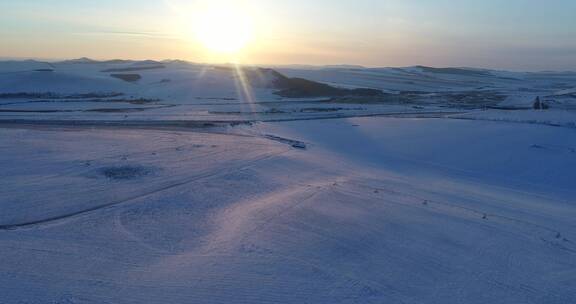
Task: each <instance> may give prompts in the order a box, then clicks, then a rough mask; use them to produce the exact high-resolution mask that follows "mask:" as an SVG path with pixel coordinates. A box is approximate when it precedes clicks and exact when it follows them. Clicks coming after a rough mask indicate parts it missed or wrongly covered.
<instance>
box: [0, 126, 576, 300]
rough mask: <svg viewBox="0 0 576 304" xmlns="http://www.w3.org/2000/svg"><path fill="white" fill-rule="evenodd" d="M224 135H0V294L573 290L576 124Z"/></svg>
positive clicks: (249, 295)
mask: <svg viewBox="0 0 576 304" xmlns="http://www.w3.org/2000/svg"><path fill="white" fill-rule="evenodd" d="M216 131H218V132H220V133H221V132H222V131H223V130H221V129H218V130H216ZM211 132H212V131H211V130H209V129H207V130H198V129H197V130H182V129H174V130H169V129H165V130H146V129H136V128H135V129H113V128H94V129H90V128H71V127H66V128H63V127H26V128H25V127H20V128H4V129H0V134H1V136H0V150H1V151H2V158H1V159H0V164H1V166H2V168H3V170H2V172H0V179H1V180H2V188H1V189H0V196H1V197H2V200H1V201H0V207H1V208H2V210H3V212H2V214H0V225H1V226H5V228H7V229H4V230H0V261H1V262H0V302H1V303H3V304H4V303H6V304H13V303H14V304H16V303H38V304H40V303H79V304H84V303H110V304H124V303H126V304H129V303H138V304H141V303H175V304H177V303H443V304H444V303H473V304H474V303H572V302H575V301H576V290H575V289H574V288H573V282H574V278H575V277H576V270H575V269H576V268H575V266H576V244H574V243H573V242H574V240H576V226H575V225H574V220H573V219H574V218H575V216H576V209H575V208H574V202H573V198H574V197H576V195H575V194H576V193H575V190H574V187H573V181H574V180H575V178H576V176H575V175H576V173H575V172H574V170H573V168H575V167H576V157H575V156H576V154H575V153H574V148H575V147H572V146H571V144H570V143H573V142H576V133H574V132H573V129H569V128H554V127H547V126H541V125H528V124H507V123H499V122H489V121H468V120H448V119H391V118H378V117H369V118H351V119H340V120H338V119H335V120H323V121H299V122H278V123H259V124H255V125H254V126H252V127H239V128H234V129H229V130H226V132H228V134H215V133H211ZM270 135H274V136H276V137H270ZM272 138H284V139H289V140H294V141H298V142H304V143H306V145H307V149H306V150H302V149H294V148H291V147H290V145H289V144H286V143H283V142H281V141H276V140H273V139H272ZM271 139H272V140H271ZM26 223H28V224H26Z"/></svg>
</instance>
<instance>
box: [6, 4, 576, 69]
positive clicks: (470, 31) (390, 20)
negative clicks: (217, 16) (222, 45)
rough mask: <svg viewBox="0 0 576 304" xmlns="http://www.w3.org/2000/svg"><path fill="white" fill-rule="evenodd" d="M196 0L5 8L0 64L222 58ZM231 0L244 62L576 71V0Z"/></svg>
mask: <svg viewBox="0 0 576 304" xmlns="http://www.w3.org/2000/svg"><path fill="white" fill-rule="evenodd" d="M197 1H202V0H189V1H187V0H147V1H141V0H99V1H93V0H92V1H89V0H76V1H72V0H27V1H21V0H2V1H1V2H0V57H5V58H6V57H20V58H54V59H63V58H76V57H91V58H96V59H113V58H130V59H169V58H178V59H186V60H191V61H197V62H211V61H219V60H222V58H216V57H214V56H213V55H212V54H210V52H208V51H207V50H206V49H204V48H203V47H202V46H201V45H200V44H199V43H197V42H196V41H194V39H192V37H188V36H187V35H188V34H187V33H189V32H190V31H189V29H187V28H186V27H188V26H190V23H187V22H186V20H183V18H186V17H183V16H187V15H186V14H183V13H182V12H179V11H178V10H182V8H183V7H190V5H193V4H194V2H197ZM204 1H205V0H204ZM225 1H234V2H238V3H240V4H238V6H242V7H245V8H246V10H247V11H249V12H250V15H251V17H252V18H253V19H254V24H255V27H256V34H255V36H256V38H255V41H254V43H253V44H252V45H251V46H250V47H249V48H247V49H246V50H245V52H243V53H242V56H241V57H242V58H241V61H242V62H244V63H250V64H314V65H325V64H359V65H365V66H410V65H430V66H474V67H486V68H499V69H512V70H576V18H575V14H576V1H573V0H550V1H541V0H484V1H478V0H457V1H456V0H434V1H430V0H313V1H312V0H237V1H235V0H225Z"/></svg>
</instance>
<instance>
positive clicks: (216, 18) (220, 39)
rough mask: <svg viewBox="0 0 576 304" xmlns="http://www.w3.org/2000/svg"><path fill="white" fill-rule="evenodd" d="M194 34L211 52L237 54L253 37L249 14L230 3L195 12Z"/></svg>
mask: <svg viewBox="0 0 576 304" xmlns="http://www.w3.org/2000/svg"><path fill="white" fill-rule="evenodd" d="M195 15H196V16H195V20H194V22H193V27H194V31H193V32H194V34H195V36H196V39H197V40H198V42H200V43H201V44H202V45H203V46H204V47H205V48H206V49H208V50H209V51H211V52H213V53H218V54H227V55H237V54H239V53H240V52H241V51H242V50H244V49H245V48H246V47H247V46H248V45H249V44H250V42H251V41H252V40H253V38H254V28H253V23H252V18H251V17H250V14H249V13H248V12H246V11H244V10H242V9H241V8H238V7H234V6H232V5H212V6H209V7H206V8H204V9H203V10H201V11H199V12H198V13H197V14H195Z"/></svg>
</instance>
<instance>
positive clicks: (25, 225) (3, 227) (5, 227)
mask: <svg viewBox="0 0 576 304" xmlns="http://www.w3.org/2000/svg"><path fill="white" fill-rule="evenodd" d="M288 151H289V149H287V150H284V151H282V152H277V153H273V154H268V155H266V156H263V157H259V158H256V159H254V160H251V161H247V162H246V163H242V164H240V165H238V166H235V167H234V168H231V169H229V170H225V171H217V172H208V173H203V174H199V175H196V176H194V177H192V178H190V179H186V180H183V181H181V182H177V183H174V184H171V185H168V186H165V187H162V188H160V189H155V190H151V191H148V192H145V193H143V194H138V195H135V196H132V197H129V198H126V199H123V200H120V201H116V202H111V203H107V204H103V205H99V206H96V207H92V208H88V209H84V210H80V211H76V212H71V213H67V214H63V215H58V216H54V217H50V218H45V219H41V220H35V221H30V222H25V223H18V224H10V225H0V231H15V230H23V229H28V228H33V227H36V226H43V225H48V224H54V223H58V222H61V221H63V220H68V219H72V218H77V217H80V216H84V215H88V214H91V213H93V212H96V211H100V210H104V209H108V208H114V207H117V206H120V205H125V204H127V203H130V202H131V201H134V200H137V199H140V198H144V197H147V196H150V195H153V194H156V193H160V192H163V191H166V190H170V189H173V188H176V187H180V186H184V185H187V184H190V183H193V182H196V181H199V180H202V179H205V178H209V177H213V176H218V175H223V174H229V173H231V172H233V171H238V170H243V169H246V168H249V167H251V166H253V165H254V164H256V163H257V162H260V161H264V160H268V159H271V158H274V157H277V156H279V155H282V154H284V153H286V152H288Z"/></svg>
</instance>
